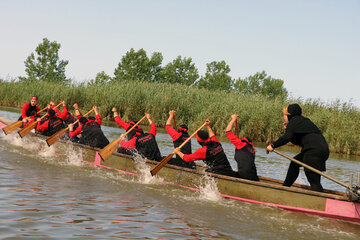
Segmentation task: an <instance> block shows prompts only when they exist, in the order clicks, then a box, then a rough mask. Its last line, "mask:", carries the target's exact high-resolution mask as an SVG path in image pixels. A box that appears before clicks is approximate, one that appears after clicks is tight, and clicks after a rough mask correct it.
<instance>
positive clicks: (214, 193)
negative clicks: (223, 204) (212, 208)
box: [198, 175, 222, 202]
mask: <svg viewBox="0 0 360 240" xmlns="http://www.w3.org/2000/svg"><path fill="white" fill-rule="evenodd" d="M198 188H199V189H200V196H199V197H200V199H202V200H208V201H212V202H217V201H220V200H222V197H221V195H220V192H219V189H218V188H217V184H216V182H215V180H214V178H212V177H209V176H207V175H205V176H204V177H202V178H201V180H200V185H199V187H198Z"/></svg>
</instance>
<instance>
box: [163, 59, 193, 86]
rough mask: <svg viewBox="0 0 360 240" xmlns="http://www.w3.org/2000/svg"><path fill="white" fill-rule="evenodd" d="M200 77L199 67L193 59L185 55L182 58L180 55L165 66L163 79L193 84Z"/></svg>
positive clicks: (164, 80)
mask: <svg viewBox="0 0 360 240" xmlns="http://www.w3.org/2000/svg"><path fill="white" fill-rule="evenodd" d="M198 78H199V74H198V69H197V68H196V67H195V64H194V63H192V59H191V58H185V57H184V58H183V59H182V58H181V56H178V57H177V58H176V59H175V60H174V61H172V62H171V63H168V64H167V65H166V66H165V67H164V70H163V78H162V79H161V81H162V82H167V83H180V84H184V85H186V86H191V85H192V84H194V82H195V81H196V80H197V79H198Z"/></svg>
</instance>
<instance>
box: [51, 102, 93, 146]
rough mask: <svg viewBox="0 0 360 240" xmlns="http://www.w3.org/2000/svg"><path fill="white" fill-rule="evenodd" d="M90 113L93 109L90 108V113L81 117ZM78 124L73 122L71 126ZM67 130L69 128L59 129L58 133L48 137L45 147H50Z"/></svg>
mask: <svg viewBox="0 0 360 240" xmlns="http://www.w3.org/2000/svg"><path fill="white" fill-rule="evenodd" d="M92 111H94V108H92V109H91V110H90V111H88V112H87V113H85V114H84V115H83V117H85V116H87V115H89V114H90V113H91V112H92ZM78 122H79V119H78V120H76V121H75V122H73V123H72V124H76V123H78ZM68 129H69V127H67V128H64V129H61V130H60V131H58V132H57V133H55V134H54V135H52V136H50V137H48V138H47V139H46V143H47V145H48V146H49V147H50V146H51V145H53V144H54V143H55V142H56V141H57V140H59V139H60V138H61V137H62V136H63V135H64V134H65V133H66V131H67V130H68Z"/></svg>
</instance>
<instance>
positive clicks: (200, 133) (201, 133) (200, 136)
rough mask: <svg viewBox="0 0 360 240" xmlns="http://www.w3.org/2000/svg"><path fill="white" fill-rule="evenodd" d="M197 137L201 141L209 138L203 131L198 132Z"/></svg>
mask: <svg viewBox="0 0 360 240" xmlns="http://www.w3.org/2000/svg"><path fill="white" fill-rule="evenodd" d="M197 136H198V137H199V138H201V139H202V140H206V139H208V138H209V133H208V132H206V131H204V130H200V131H198V133H197Z"/></svg>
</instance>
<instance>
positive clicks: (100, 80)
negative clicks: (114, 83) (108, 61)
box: [89, 71, 111, 86]
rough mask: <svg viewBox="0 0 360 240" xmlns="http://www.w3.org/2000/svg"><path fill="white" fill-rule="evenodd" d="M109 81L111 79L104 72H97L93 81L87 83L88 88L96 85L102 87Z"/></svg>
mask: <svg viewBox="0 0 360 240" xmlns="http://www.w3.org/2000/svg"><path fill="white" fill-rule="evenodd" d="M110 80H111V77H110V76H109V75H107V74H106V73H105V72H104V71H101V72H99V73H98V74H96V77H95V79H92V80H91V81H90V82H89V86H94V85H95V86H96V85H103V84H106V83H108V82H109V81H110Z"/></svg>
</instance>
